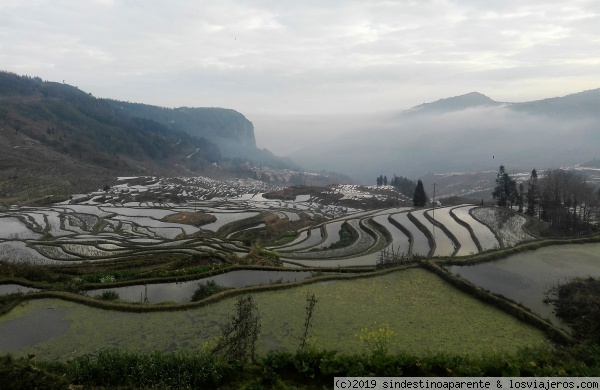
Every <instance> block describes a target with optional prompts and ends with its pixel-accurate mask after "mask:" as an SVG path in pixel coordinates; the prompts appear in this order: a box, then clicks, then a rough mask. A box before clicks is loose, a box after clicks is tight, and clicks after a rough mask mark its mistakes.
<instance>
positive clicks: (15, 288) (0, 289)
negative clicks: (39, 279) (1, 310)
mask: <svg viewBox="0 0 600 390" xmlns="http://www.w3.org/2000/svg"><path fill="white" fill-rule="evenodd" d="M36 291H40V290H39V289H37V288H33V287H26V286H21V285H20V284H0V295H7V294H25V293H28V292H36Z"/></svg>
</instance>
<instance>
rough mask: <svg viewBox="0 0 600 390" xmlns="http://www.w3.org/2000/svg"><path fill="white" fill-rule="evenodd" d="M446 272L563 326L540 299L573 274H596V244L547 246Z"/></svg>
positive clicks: (599, 265) (599, 253)
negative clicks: (520, 304) (502, 296)
mask: <svg viewBox="0 0 600 390" xmlns="http://www.w3.org/2000/svg"><path fill="white" fill-rule="evenodd" d="M449 270H450V272H452V273H455V274H458V275H460V276H461V277H463V278H465V279H467V280H469V281H470V282H471V283H473V284H476V285H478V286H481V287H483V288H485V289H488V290H490V291H491V292H493V293H496V294H501V295H504V296H505V297H507V298H510V299H512V300H514V301H516V302H520V303H522V304H523V305H525V306H526V307H528V308H529V309H531V311H533V312H534V313H536V314H538V315H539V316H541V317H542V318H548V319H550V320H551V321H552V322H553V323H555V324H557V325H561V326H563V327H565V324H564V323H563V322H562V321H560V320H559V319H558V318H557V317H556V316H555V315H554V313H553V306H552V305H550V304H546V303H544V298H545V294H546V292H547V291H548V290H549V289H551V288H552V287H555V286H556V285H557V284H558V283H565V282H567V281H569V280H570V279H572V278H575V277H587V276H594V277H598V276H600V244H582V245H561V246H549V247H545V248H541V249H538V250H536V251H528V252H523V253H519V254H516V255H512V256H510V257H507V258H506V259H502V260H497V261H493V262H489V263H481V264H477V265H473V266H452V267H449Z"/></svg>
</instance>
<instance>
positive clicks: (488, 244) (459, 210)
mask: <svg viewBox="0 0 600 390" xmlns="http://www.w3.org/2000/svg"><path fill="white" fill-rule="evenodd" d="M474 207H475V206H463V207H456V208H453V209H452V213H453V214H454V215H455V216H456V217H457V218H458V219H460V220H461V221H463V222H466V223H467V224H468V225H469V226H470V227H471V229H473V233H474V234H475V237H477V241H479V245H481V250H483V251H487V250H490V249H497V248H500V243H499V242H498V239H497V238H496V236H495V235H494V233H493V232H492V231H491V230H490V228H489V227H487V226H486V225H484V224H482V223H481V222H479V221H478V220H476V219H475V218H473V216H472V215H471V214H469V211H470V210H471V209H473V208H474Z"/></svg>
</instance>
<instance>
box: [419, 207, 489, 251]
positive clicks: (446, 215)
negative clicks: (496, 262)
mask: <svg viewBox="0 0 600 390" xmlns="http://www.w3.org/2000/svg"><path fill="white" fill-rule="evenodd" d="M427 215H429V216H433V212H432V211H429V212H428V213H427ZM435 219H436V221H438V222H439V223H441V224H442V225H444V227H446V229H448V230H449V231H450V233H452V234H453V235H454V237H456V239H457V240H458V242H459V243H460V248H459V249H458V251H457V252H456V256H468V255H472V254H475V253H478V252H479V249H478V248H477V244H475V241H473V238H472V237H471V233H470V232H469V230H468V229H467V228H466V227H464V226H462V225H461V224H459V223H458V222H456V220H455V219H454V218H452V216H451V215H450V208H449V207H444V208H440V209H437V210H435ZM436 238H437V237H436Z"/></svg>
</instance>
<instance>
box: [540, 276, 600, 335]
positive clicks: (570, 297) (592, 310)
mask: <svg viewBox="0 0 600 390" xmlns="http://www.w3.org/2000/svg"><path fill="white" fill-rule="evenodd" d="M553 292H554V293H555V295H556V298H555V299H553V300H552V303H554V306H555V308H556V315H557V316H558V317H561V318H562V319H564V320H565V321H566V322H567V323H569V325H571V327H572V328H573V331H574V333H575V336H576V337H577V338H578V339H580V340H582V341H588V342H593V343H596V344H597V343H598V342H600V280H599V279H596V278H585V279H582V278H577V279H573V280H572V281H570V282H568V283H565V284H561V285H559V286H557V287H556V288H555V289H554V291H553Z"/></svg>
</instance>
